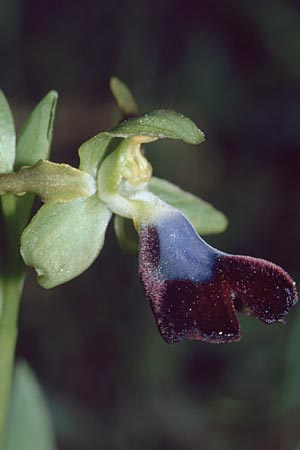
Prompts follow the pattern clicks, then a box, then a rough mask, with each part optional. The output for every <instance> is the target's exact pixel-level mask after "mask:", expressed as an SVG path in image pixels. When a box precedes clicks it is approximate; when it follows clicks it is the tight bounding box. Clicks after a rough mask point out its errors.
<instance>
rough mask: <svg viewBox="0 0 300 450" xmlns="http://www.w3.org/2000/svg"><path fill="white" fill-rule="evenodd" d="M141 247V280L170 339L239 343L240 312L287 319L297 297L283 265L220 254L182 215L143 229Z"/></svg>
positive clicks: (162, 330) (270, 319) (271, 320)
mask: <svg viewBox="0 0 300 450" xmlns="http://www.w3.org/2000/svg"><path fill="white" fill-rule="evenodd" d="M170 225H171V228H170ZM172 225H173V226H172ZM174 225H175V226H174ZM174 228H175V231H174ZM167 230H169V232H168V231H167ZM140 247H141V250H140V277H141V281H142V283H143V285H144V289H145V292H146V295H147V298H148V300H149V302H150V305H151V308H152V311H153V313H154V316H155V319H156V322H157V325H158V328H159V331H160V333H161V335H162V337H163V338H164V339H165V341H166V342H168V343H173V342H178V341H182V340H183V339H201V340H204V341H208V342H215V343H221V342H234V341H238V340H239V339H240V337H241V331H240V326H239V323H238V319H237V316H236V310H237V311H240V312H243V313H244V314H247V315H254V316H256V317H257V318H258V319H259V320H261V321H263V322H265V323H274V322H283V321H284V317H285V315H286V314H287V313H288V311H289V310H290V308H291V307H292V306H293V305H294V304H295V303H296V301H297V293H296V289H295V284H294V283H293V281H292V280H291V278H290V277H289V275H288V274H287V273H286V272H285V271H284V270H283V269H281V267H279V266H276V265H275V264H273V263H270V262H268V261H265V260H262V259H258V258H252V257H248V256H234V255H227V254H224V253H222V252H218V251H217V250H215V249H213V248H212V247H210V246H209V245H208V244H206V242H205V241H204V240H203V239H201V238H199V236H198V235H197V234H196V232H195V230H194V229H193V227H192V226H191V225H190V224H189V222H188V221H187V219H186V218H185V217H184V216H182V215H181V214H178V216H177V217H176V218H173V220H172V224H170V223H167V221H162V222H161V223H158V224H155V226H146V227H144V228H143V229H142V230H141V232H140Z"/></svg>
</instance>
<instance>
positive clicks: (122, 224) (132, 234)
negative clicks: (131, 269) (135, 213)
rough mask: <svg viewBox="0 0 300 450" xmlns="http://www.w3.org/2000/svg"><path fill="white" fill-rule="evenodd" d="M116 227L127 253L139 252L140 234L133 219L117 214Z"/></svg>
mask: <svg viewBox="0 0 300 450" xmlns="http://www.w3.org/2000/svg"><path fill="white" fill-rule="evenodd" d="M114 229H115V233H116V236H117V239H118V243H119V245H120V247H121V249H122V250H123V251H124V253H126V254H127V255H131V256H137V255H138V254H139V236H138V233H137V231H136V229H135V228H134V226H133V222H132V220H131V219H126V218H125V217H121V216H118V215H115V217H114Z"/></svg>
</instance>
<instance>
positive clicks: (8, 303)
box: [0, 194, 24, 450]
mask: <svg viewBox="0 0 300 450" xmlns="http://www.w3.org/2000/svg"><path fill="white" fill-rule="evenodd" d="M1 200H2V208H3V217H4V223H5V231H6V236H5V238H6V239H5V242H6V252H5V255H3V261H2V263H3V265H2V270H1V286H0V288H1V297H0V301H1V303H0V305H1V310H0V449H1V450H3V449H4V445H5V431H6V420H7V412H8V406H9V396H10V390H11V381H12V370H13V364H14V355H15V347H16V340H17V334H18V328H17V323H18V312H19V304H20V297H21V292H22V286H23V279H24V269H23V265H22V261H21V258H20V254H19V234H20V232H19V229H18V225H17V221H16V197H15V196H14V195H13V194H6V195H3V196H2V199H1Z"/></svg>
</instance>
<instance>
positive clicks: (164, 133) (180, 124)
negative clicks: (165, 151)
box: [108, 109, 204, 144]
mask: <svg viewBox="0 0 300 450" xmlns="http://www.w3.org/2000/svg"><path fill="white" fill-rule="evenodd" d="M108 133H109V134H110V135H111V136H116V137H123V138H128V137H132V136H149V137H153V138H156V139H164V138H171V139H181V140H182V141H184V142H187V143H188V144H200V143H201V142H203V141H204V134H203V133H202V131H201V130H199V128H197V126H196V125H195V124H194V122H192V121H191V120H190V119H188V118H187V117H184V116H183V115H182V114H178V113H176V112H174V111H170V110H163V109H162V110H158V111H153V112H151V113H149V114H144V115H142V116H139V117H135V118H132V119H128V120H125V121H123V122H121V123H120V124H119V125H117V126H116V127H115V128H113V129H112V130H110V131H109V132H108Z"/></svg>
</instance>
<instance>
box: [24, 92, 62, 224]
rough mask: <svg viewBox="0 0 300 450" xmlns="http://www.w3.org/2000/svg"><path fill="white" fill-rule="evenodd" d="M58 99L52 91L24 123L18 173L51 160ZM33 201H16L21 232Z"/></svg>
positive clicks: (26, 199) (31, 198)
mask: <svg viewBox="0 0 300 450" xmlns="http://www.w3.org/2000/svg"><path fill="white" fill-rule="evenodd" d="M57 98H58V94H57V92H55V91H50V92H49V93H48V94H47V95H46V96H45V97H44V98H43V99H42V100H41V101H40V103H38V105H37V106H36V107H35V108H34V110H33V111H32V113H31V114H30V116H29V118H28V119H27V120H26V122H25V123H24V125H23V127H22V129H21V131H20V133H19V136H18V139H17V150H16V162H15V170H16V171H17V170H19V169H20V168H21V167H22V166H33V165H34V164H35V163H37V162H38V161H39V160H40V159H49V154H50V147H51V142H52V134H53V123H54V116H55V109H56V103H57ZM33 200H34V194H26V195H24V196H23V197H19V198H17V199H16V203H17V207H16V211H17V221H18V224H19V230H20V232H21V231H23V229H24V227H25V225H26V224H27V223H28V218H29V215H30V211H31V208H32V203H33Z"/></svg>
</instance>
